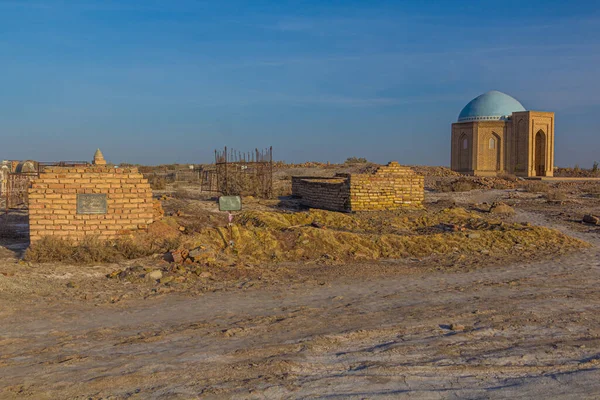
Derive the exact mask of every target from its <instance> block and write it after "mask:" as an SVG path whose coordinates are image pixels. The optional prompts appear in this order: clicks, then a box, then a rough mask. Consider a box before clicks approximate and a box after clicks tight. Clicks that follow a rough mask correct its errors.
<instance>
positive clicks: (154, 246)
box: [24, 236, 180, 264]
mask: <svg viewBox="0 0 600 400" xmlns="http://www.w3.org/2000/svg"><path fill="white" fill-rule="evenodd" d="M146 239H148V237H147V236H146ZM179 240H180V239H179V238H152V240H139V241H136V240H134V239H129V238H128V239H119V240H114V241H104V240H99V239H98V238H97V237H95V236H89V237H86V238H85V239H84V240H83V241H81V242H79V243H74V242H73V241H71V240H68V239H62V238H58V237H53V236H45V237H43V238H42V239H40V240H39V241H37V242H35V243H33V244H32V245H31V246H29V248H28V249H27V251H26V252H25V257H24V258H25V260H26V261H31V262H66V263H77V264H90V263H110V262H117V261H122V260H132V259H136V258H140V257H146V256H150V255H152V254H157V253H162V252H165V251H168V250H170V249H173V248H176V247H177V246H178V245H179Z"/></svg>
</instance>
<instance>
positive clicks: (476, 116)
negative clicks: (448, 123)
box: [458, 90, 525, 122]
mask: <svg viewBox="0 0 600 400" xmlns="http://www.w3.org/2000/svg"><path fill="white" fill-rule="evenodd" d="M516 111H525V107H523V105H522V104H521V103H519V101H518V100H517V99H515V98H514V97H511V96H509V95H507V94H506V93H502V92H498V91H497V90H491V91H489V92H487V93H484V94H482V95H481V96H478V97H475V98H474V99H473V100H471V101H470V102H469V104H467V105H466V106H465V108H463V109H462V111H461V112H460V114H459V115H458V122H467V121H500V120H505V119H508V118H509V117H510V115H511V114H512V113H513V112H516Z"/></svg>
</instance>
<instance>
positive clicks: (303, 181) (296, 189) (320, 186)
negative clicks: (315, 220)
mask: <svg viewBox="0 0 600 400" xmlns="http://www.w3.org/2000/svg"><path fill="white" fill-rule="evenodd" d="M292 195H293V196H296V197H300V198H301V201H300V202H301V203H302V205H305V206H307V207H312V208H322V209H324V210H332V211H351V210H350V185H349V175H338V176H336V177H334V178H317V177H314V176H313V177H302V176H294V177H292Z"/></svg>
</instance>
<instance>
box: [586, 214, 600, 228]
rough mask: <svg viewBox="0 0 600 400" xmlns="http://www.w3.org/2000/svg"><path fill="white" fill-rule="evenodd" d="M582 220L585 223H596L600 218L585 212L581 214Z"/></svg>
mask: <svg viewBox="0 0 600 400" xmlns="http://www.w3.org/2000/svg"><path fill="white" fill-rule="evenodd" d="M583 222H585V223H586V224H593V225H598V222H600V218H598V217H596V216H594V215H592V214H586V215H584V216H583Z"/></svg>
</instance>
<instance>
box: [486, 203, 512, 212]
mask: <svg viewBox="0 0 600 400" xmlns="http://www.w3.org/2000/svg"><path fill="white" fill-rule="evenodd" d="M490 213H492V214H514V213H515V209H514V208H512V207H511V206H509V205H508V204H505V203H502V202H495V203H493V204H492V206H491V207H490Z"/></svg>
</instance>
